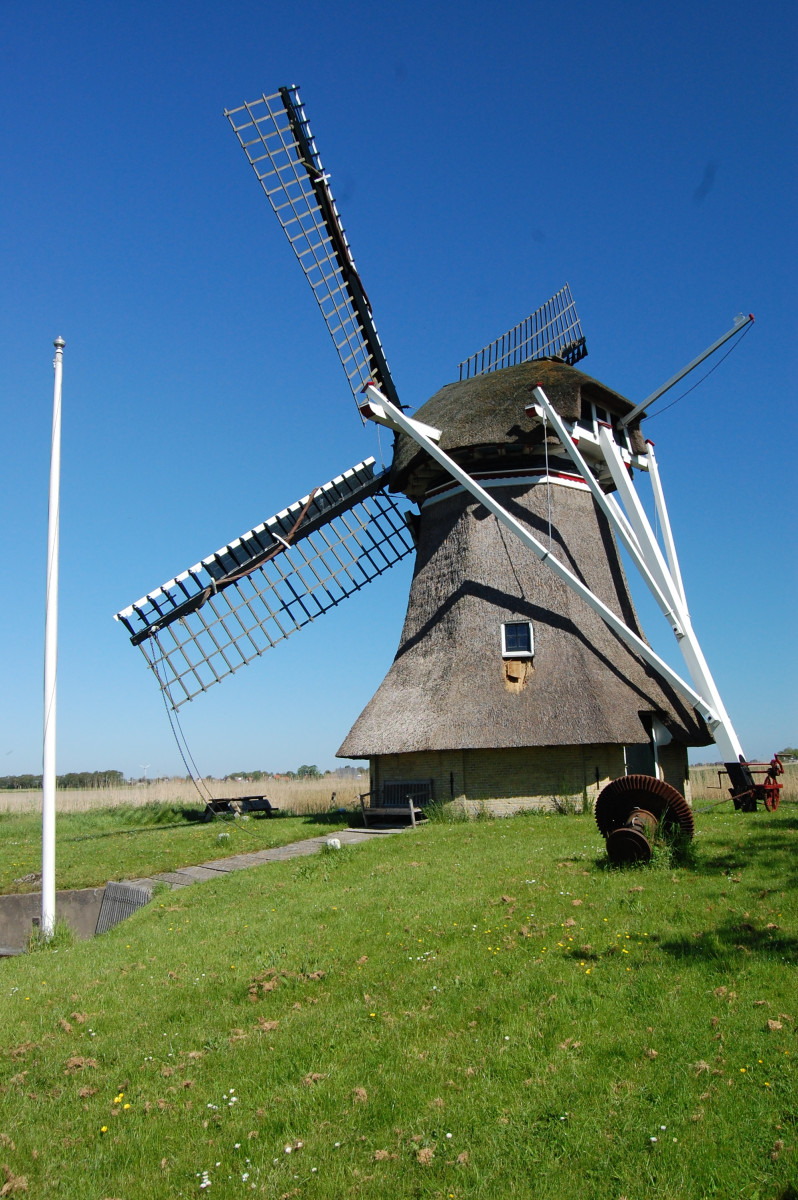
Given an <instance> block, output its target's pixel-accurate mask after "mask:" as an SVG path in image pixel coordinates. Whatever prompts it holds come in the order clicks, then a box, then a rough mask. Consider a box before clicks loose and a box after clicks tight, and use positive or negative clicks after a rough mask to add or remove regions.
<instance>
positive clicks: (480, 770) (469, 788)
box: [370, 742, 690, 816]
mask: <svg viewBox="0 0 798 1200" xmlns="http://www.w3.org/2000/svg"><path fill="white" fill-rule="evenodd" d="M659 760H660V768H661V772H662V774H663V776H664V778H665V781H666V782H667V783H670V784H671V785H672V786H673V787H675V788H677V789H678V790H679V791H680V792H682V793H683V794H685V795H686V797H687V799H688V801H689V800H690V795H689V781H688V780H687V751H686V748H685V747H684V746H682V745H680V744H679V743H676V742H672V743H670V745H668V746H662V747H660V749H659ZM623 774H625V768H624V754H623V746H617V745H598V746H531V747H522V748H519V749H512V750H427V751H419V752H418V753H414V754H389V755H381V756H380V757H377V758H373V759H371V783H370V787H371V790H372V792H374V793H375V794H379V793H380V790H381V787H382V784H383V783H386V782H393V781H399V780H402V781H409V780H427V779H431V780H432V786H433V797H434V799H435V801H436V802H438V803H440V804H446V803H448V802H450V801H456V802H457V803H458V804H459V805H460V806H462V807H463V808H465V809H466V811H468V812H470V813H477V812H479V811H481V810H485V811H488V812H490V813H492V814H493V815H494V816H509V815H510V814H512V813H514V812H520V811H522V810H524V809H549V810H552V811H553V810H555V809H557V808H558V806H559V805H564V806H568V807H569V808H573V809H581V808H582V806H583V804H586V805H587V807H588V808H592V807H593V805H594V804H595V801H596V797H597V796H598V794H599V792H600V791H601V789H602V788H603V787H604V786H605V784H607V783H609V782H610V780H611V779H617V778H618V776H619V775H623Z"/></svg>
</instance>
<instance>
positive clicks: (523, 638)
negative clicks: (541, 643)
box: [502, 621, 535, 658]
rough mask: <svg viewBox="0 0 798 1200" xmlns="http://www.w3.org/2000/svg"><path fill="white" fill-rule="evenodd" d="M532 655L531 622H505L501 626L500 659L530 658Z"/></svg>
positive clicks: (533, 650)
mask: <svg viewBox="0 0 798 1200" xmlns="http://www.w3.org/2000/svg"><path fill="white" fill-rule="evenodd" d="M534 653H535V638H534V636H533V633H532V622H531V621H507V622H505V624H504V625H502V658H531V657H532V655H533V654H534Z"/></svg>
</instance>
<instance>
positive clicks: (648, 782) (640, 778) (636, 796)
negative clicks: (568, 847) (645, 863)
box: [596, 775, 695, 838]
mask: <svg viewBox="0 0 798 1200" xmlns="http://www.w3.org/2000/svg"><path fill="white" fill-rule="evenodd" d="M636 808H639V809H643V810H644V811H645V812H649V813H652V814H653V815H654V817H656V819H657V821H658V822H659V823H660V824H661V825H663V827H664V828H665V829H666V830H672V831H674V832H675V831H676V830H679V831H680V832H681V833H682V834H684V836H685V837H688V838H691V837H692V836H693V833H694V831H695V825H694V823H693V813H692V809H691V808H690V805H689V804H688V803H687V801H686V800H685V798H684V796H683V795H682V794H681V792H677V790H676V788H674V787H671V785H670V784H669V783H663V781H662V780H661V779H655V778H654V777H653V776H652V775H622V776H621V777H620V778H619V779H613V780H612V781H611V782H610V783H608V784H607V786H606V787H605V788H603V789H602V791H601V793H600V794H599V797H598V799H597V800H596V824H597V825H598V827H599V831H600V832H601V834H602V836H603V837H605V838H606V837H609V835H610V834H611V833H613V832H614V831H615V830H616V829H619V828H620V827H621V826H622V825H626V824H627V822H628V821H629V818H630V817H631V816H632V814H633V812H634V810H635V809H636Z"/></svg>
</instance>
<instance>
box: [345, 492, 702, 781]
mask: <svg viewBox="0 0 798 1200" xmlns="http://www.w3.org/2000/svg"><path fill="white" fill-rule="evenodd" d="M547 492H550V500H551V509H552V511H551V515H552V539H553V545H554V547H555V552H556V553H557V554H558V556H559V557H560V558H561V559H562V561H563V562H565V563H567V564H568V565H569V566H570V567H571V569H573V570H574V571H575V572H576V573H577V574H578V575H580V576H581V578H582V579H583V580H584V581H585V582H586V583H587V585H588V586H589V587H590V588H591V589H592V590H593V591H594V592H595V593H596V594H597V595H598V596H599V597H600V598H601V599H602V600H604V602H605V603H606V604H608V605H610V607H612V608H613V609H614V610H615V611H616V612H617V613H619V614H620V615H621V616H622V617H623V618H624V619H625V620H626V622H627V624H629V625H630V626H631V627H632V628H634V629H635V630H636V631H638V632H639V625H638V622H637V617H636V614H635V611H634V608H633V606H632V601H631V598H630V596H629V592H628V589H627V584H626V579H625V577H624V574H623V569H622V567H621V563H620V559H619V557H618V552H617V548H616V545H615V541H614V538H613V535H612V532H611V530H610V529H609V527H608V525H607V523H606V520H605V519H604V517H603V516H602V515H601V514H600V513H599V512H598V510H597V509H596V507H595V504H594V502H593V499H592V497H591V496H590V495H589V493H587V492H586V491H583V490H577V489H573V488H566V487H562V486H557V485H552V486H551V488H550V489H547V486H546V485H545V484H538V485H536V486H533V487H529V486H526V485H520V486H519V485H515V486H513V487H506V488H504V487H503V488H501V489H500V491H499V496H500V498H501V499H502V500H503V502H504V503H505V504H506V505H507V507H508V508H509V510H510V511H511V512H513V513H514V515H515V516H517V517H518V518H519V519H521V520H525V521H526V522H527V523H528V524H529V525H530V526H531V527H532V528H533V530H534V531H535V533H536V535H537V536H538V537H539V538H541V539H542V540H544V541H547V539H548V524H547ZM525 620H530V621H532V622H533V627H534V634H535V656H534V660H533V662H532V669H531V670H529V669H528V666H527V667H525V668H524V669H523V670H521V669H520V668H519V669H518V671H517V678H516V681H515V683H513V681H512V680H508V678H507V671H506V667H505V662H504V661H503V659H502V655H501V625H502V622H506V621H525ZM522 677H524V678H522ZM651 715H656V716H657V717H659V719H660V720H661V721H662V722H663V724H664V725H665V726H666V728H668V729H669V730H670V732H671V733H672V735H673V737H674V738H675V739H676V740H677V741H680V742H683V743H686V744H688V745H707V744H708V743H709V742H710V741H711V739H710V737H709V734H708V731H707V729H706V726H705V725H704V723H703V721H702V720H701V719H700V717H698V716H697V714H696V713H695V712H694V711H693V710H692V708H690V707H689V706H688V705H687V704H686V703H684V702H683V701H682V700H681V698H680V697H679V696H678V695H677V694H675V693H674V692H673V691H672V689H671V688H670V687H669V686H668V685H667V684H666V683H665V682H664V681H662V680H661V679H660V678H659V676H657V675H656V674H655V672H654V671H653V670H652V669H651V668H649V667H648V666H646V664H645V663H643V662H642V661H641V660H640V659H639V658H637V656H636V655H634V654H633V653H632V652H631V651H630V650H629V649H628V648H627V646H626V644H625V643H624V642H622V641H621V640H620V639H619V638H618V637H617V636H616V635H615V634H614V633H612V631H611V630H610V629H609V628H608V627H607V626H606V625H605V624H604V622H603V621H602V620H601V618H600V617H599V616H598V615H597V614H596V613H594V612H593V611H592V609H590V608H589V607H588V605H587V604H585V602H584V601H582V600H581V599H580V598H579V597H578V596H576V595H575V593H573V592H572V591H571V590H570V589H569V588H567V587H566V586H565V584H563V583H561V582H560V581H559V580H558V579H557V577H556V576H555V575H554V573H553V572H552V571H551V570H550V568H549V567H547V566H546V565H545V564H544V563H541V562H539V561H538V559H536V558H535V557H534V556H533V555H532V553H531V552H530V551H528V550H526V549H525V548H524V547H523V546H522V545H521V543H520V542H518V540H517V539H515V538H514V537H513V536H512V535H511V534H510V533H509V532H507V531H506V530H503V529H502V528H501V527H500V526H499V525H498V523H497V522H496V520H495V518H494V517H492V516H490V515H489V514H488V513H487V511H486V510H485V509H484V508H483V507H482V506H481V505H479V504H477V503H476V502H475V501H474V500H473V498H472V497H470V496H468V495H466V494H463V493H459V494H455V495H449V496H445V497H443V498H441V499H440V500H438V501H437V502H435V503H427V504H426V505H425V506H424V508H423V510H422V516H421V527H420V540H419V550H418V557H417V562H416V570H415V575H414V578H413V584H412V588H411V592H410V600H409V604H408V610H407V616H406V619H405V625H404V629H403V630H402V638H401V643H400V646H399V650H398V652H397V655H396V658H395V660H394V663H393V665H392V667H391V668H390V670H389V672H388V674H387V676H386V677H385V680H384V681H383V683H382V684H381V686H380V688H379V689H378V691H377V693H376V694H375V696H374V697H373V699H372V700H371V702H370V703H369V704H368V705H367V707H366V708H365V710H364V711H363V713H362V714H361V715H360V717H359V718H358V720H357V721H356V722H355V724H354V726H353V728H352V730H351V731H350V733H349V735H348V736H347V738H346V740H345V741H344V743H343V745H342V746H341V748H340V750H339V751H338V754H339V756H341V757H344V758H369V757H373V756H375V755H380V754H403V753H409V752H413V751H419V750H433V749H458V748H469V747H470V748H479V747H485V748H488V747H490V748H501V747H510V746H546V745H550V746H556V745H578V744H587V743H590V744H606V743H614V744H624V745H632V744H635V743H642V742H646V741H648V738H649V730H648V728H647V720H649V719H650V716H651Z"/></svg>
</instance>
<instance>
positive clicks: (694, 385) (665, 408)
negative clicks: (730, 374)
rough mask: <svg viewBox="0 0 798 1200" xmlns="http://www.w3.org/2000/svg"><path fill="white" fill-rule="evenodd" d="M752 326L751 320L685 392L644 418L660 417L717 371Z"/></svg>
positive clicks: (650, 419) (651, 419) (649, 419)
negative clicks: (712, 364)
mask: <svg viewBox="0 0 798 1200" xmlns="http://www.w3.org/2000/svg"><path fill="white" fill-rule="evenodd" d="M752 328H753V322H752V323H751V324H750V325H746V327H745V329H744V330H743V331H742V333H741V334H740V336H739V337H738V339H737V341H736V342H732V344H731V346H730V347H729V349H728V350H727V351H726V353H725V354H724V355H723V356H722V357H721V358H719V359H718V361H717V362H716V363H715V365H714V367H711V368H710V369H709V370H708V371H707V373H706V375H702V376H701V378H700V379H699V380H697V381H696V382H695V383H694V384H693V386H692V387H689V388H688V389H687V391H686V392H682V394H681V396H677V397H676V399H675V400H671V402H670V404H666V405H665V407H664V408H661V409H660V410H659V412H655V413H654V414H653V415H652V416H650V417H647V418H646V420H648V421H653V420H654V417H661V416H662V414H663V413H664V412H667V411H668V409H669V408H673V406H674V404H678V403H679V401H680V400H684V398H685V396H689V395H690V393H691V392H694V391H695V389H696V388H697V387H699V385H700V384H702V383H703V382H704V380H705V379H709V377H710V375H711V374H712V372H713V371H717V369H718V367H719V366H720V364H721V363H722V362H724V361H725V359H727V358H728V357H729V355H730V354H731V352H732V350H736V349H737V347H738V346H739V345H740V342H741V341H742V340H743V338H744V337H745V336H746V334H748V333H750V332H751V329H752Z"/></svg>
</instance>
